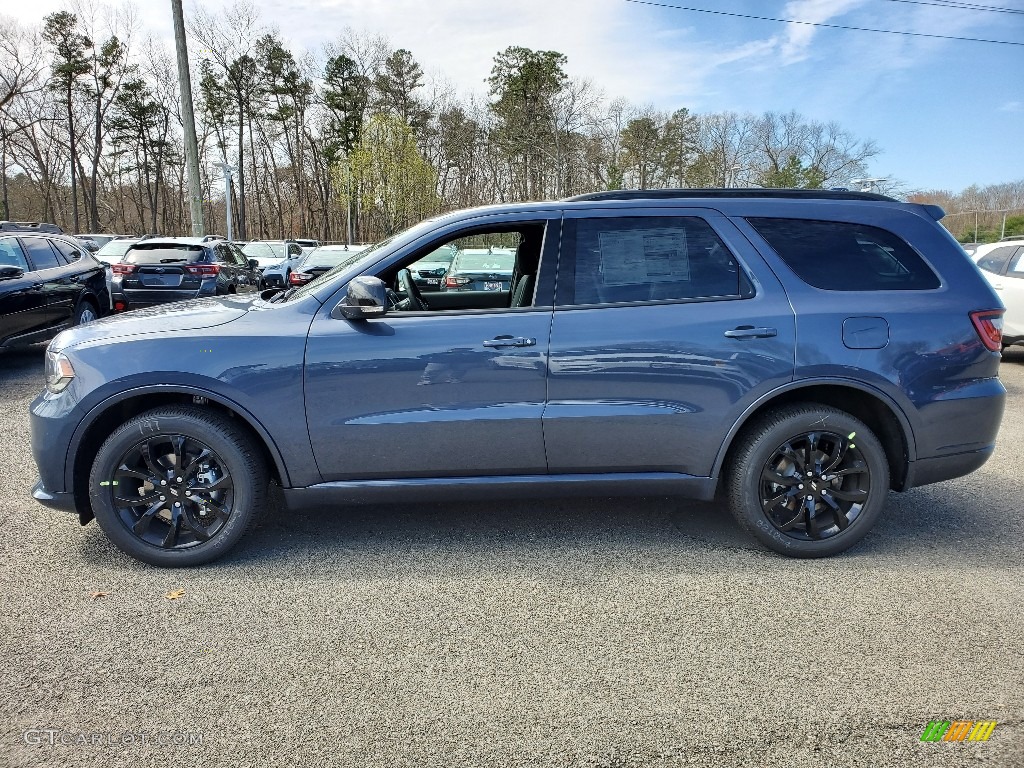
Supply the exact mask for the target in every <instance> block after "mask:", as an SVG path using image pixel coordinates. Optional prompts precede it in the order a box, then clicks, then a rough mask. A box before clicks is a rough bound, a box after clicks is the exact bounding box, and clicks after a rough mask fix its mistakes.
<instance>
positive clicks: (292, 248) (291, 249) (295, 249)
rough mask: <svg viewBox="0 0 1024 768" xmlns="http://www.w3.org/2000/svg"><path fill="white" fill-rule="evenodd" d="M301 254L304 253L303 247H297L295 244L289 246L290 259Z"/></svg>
mask: <svg viewBox="0 0 1024 768" xmlns="http://www.w3.org/2000/svg"><path fill="white" fill-rule="evenodd" d="M300 253H302V246H301V245H296V244H295V243H292V244H290V245H289V246H288V256H289V258H290V257H292V256H298V255H299V254H300Z"/></svg>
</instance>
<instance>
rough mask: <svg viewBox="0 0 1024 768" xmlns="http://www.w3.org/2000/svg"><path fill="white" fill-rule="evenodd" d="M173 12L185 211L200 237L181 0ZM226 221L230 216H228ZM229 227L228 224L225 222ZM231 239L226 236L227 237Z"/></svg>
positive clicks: (199, 202)
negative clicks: (185, 168)
mask: <svg viewBox="0 0 1024 768" xmlns="http://www.w3.org/2000/svg"><path fill="white" fill-rule="evenodd" d="M171 11H172V13H173V14H174V44H175V45H174V47H175V48H176V49H177V52H178V90H179V91H180V92H181V121H182V123H184V124H185V164H186V165H187V166H188V210H189V214H190V216H191V218H192V236H193V237H202V236H203V235H204V234H206V232H205V228H204V227H203V190H202V187H201V186H200V185H199V143H198V142H197V141H196V118H195V114H194V112H193V109H192V75H191V74H190V73H189V69H188V48H187V47H186V45H185V16H184V13H183V12H182V10H181V0H171ZM228 221H229V222H230V216H229V217H228ZM228 226H229V227H230V226H231V225H230V223H229V224H228ZM228 239H229V240H230V239H231V238H230V237H229V238H228Z"/></svg>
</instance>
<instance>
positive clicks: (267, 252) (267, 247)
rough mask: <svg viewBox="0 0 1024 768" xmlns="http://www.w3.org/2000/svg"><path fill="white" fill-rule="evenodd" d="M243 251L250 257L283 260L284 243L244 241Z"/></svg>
mask: <svg viewBox="0 0 1024 768" xmlns="http://www.w3.org/2000/svg"><path fill="white" fill-rule="evenodd" d="M242 253H244V254H245V255H246V256H247V257H248V258H250V259H278V260H280V261H284V257H285V245H284V243H266V242H263V243H246V244H245V245H244V246H243V247H242Z"/></svg>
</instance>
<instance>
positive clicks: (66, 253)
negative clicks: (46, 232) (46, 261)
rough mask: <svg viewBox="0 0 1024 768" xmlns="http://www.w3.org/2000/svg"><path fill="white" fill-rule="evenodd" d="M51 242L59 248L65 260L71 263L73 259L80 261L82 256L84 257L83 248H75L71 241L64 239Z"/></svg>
mask: <svg viewBox="0 0 1024 768" xmlns="http://www.w3.org/2000/svg"><path fill="white" fill-rule="evenodd" d="M51 242H52V243H53V245H54V246H55V247H56V248H57V250H58V251H60V255H61V256H63V257H64V260H65V261H67V262H68V263H69V264H70V263H71V262H73V261H78V260H79V259H80V258H82V251H81V249H79V248H75V246H73V245H72V244H71V243H68V242H65V241H63V240H53V241H51Z"/></svg>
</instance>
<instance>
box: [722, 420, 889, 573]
mask: <svg viewBox="0 0 1024 768" xmlns="http://www.w3.org/2000/svg"><path fill="white" fill-rule="evenodd" d="M739 439H740V440H741V441H742V442H741V443H740V445H741V447H740V448H739V449H738V451H737V452H736V454H735V455H734V457H733V459H732V462H731V466H730V467H729V469H728V475H727V478H726V489H727V493H728V501H729V506H730V508H731V510H732V513H733V515H734V516H735V517H736V520H737V521H738V522H739V524H740V525H741V526H742V527H743V528H744V529H746V530H747V532H749V533H750V534H751V535H752V536H753V537H754V538H755V539H757V540H758V541H759V542H760V543H761V544H763V545H764V546H766V547H768V548H769V549H771V550H774V551H775V552H779V553H781V554H784V555H789V556H790V557H824V556H826V555H834V554H836V553H838V552H842V551H843V550H845V549H847V548H849V547H851V546H853V545H854V544H856V543H857V542H858V541H860V540H861V539H862V538H863V537H864V536H865V534H867V532H868V531H869V530H871V527H872V526H873V525H874V524H875V521H876V520H877V519H878V517H879V515H880V514H881V511H882V507H883V506H884V504H885V499H886V496H887V494H888V492H889V464H888V460H887V459H886V456H885V450H884V449H883V448H882V444H881V443H880V442H879V440H878V438H877V437H875V435H874V433H872V431H871V430H870V429H869V428H868V426H867V425H866V424H864V422H862V421H860V420H859V419H856V418H854V417H853V416H851V415H850V414H848V413H845V412H844V411H840V410H839V409H837V408H831V407H829V406H825V405H817V404H808V405H797V406H787V407H785V408H780V409H778V410H776V411H773V412H771V413H769V414H766V415H765V416H764V417H762V418H761V419H759V420H757V421H756V422H755V423H754V424H752V425H751V426H750V427H748V428H746V429H745V430H744V433H743V435H742V436H741V437H740V438H739Z"/></svg>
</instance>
